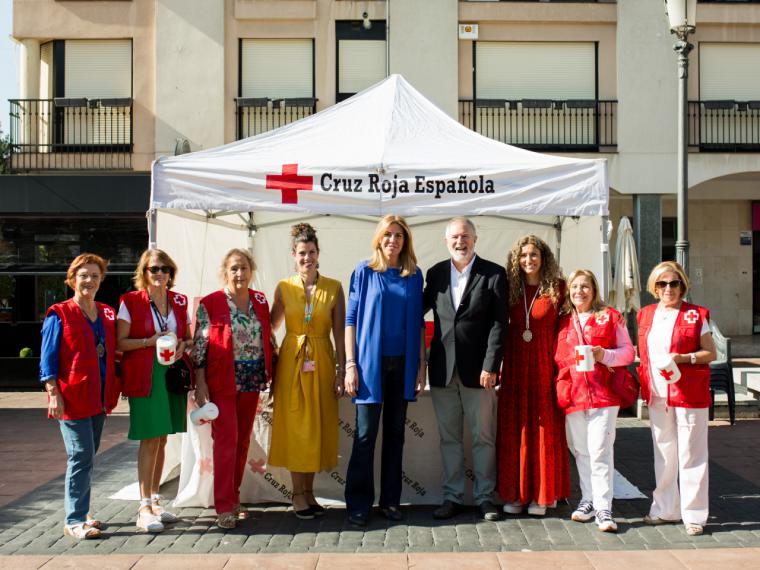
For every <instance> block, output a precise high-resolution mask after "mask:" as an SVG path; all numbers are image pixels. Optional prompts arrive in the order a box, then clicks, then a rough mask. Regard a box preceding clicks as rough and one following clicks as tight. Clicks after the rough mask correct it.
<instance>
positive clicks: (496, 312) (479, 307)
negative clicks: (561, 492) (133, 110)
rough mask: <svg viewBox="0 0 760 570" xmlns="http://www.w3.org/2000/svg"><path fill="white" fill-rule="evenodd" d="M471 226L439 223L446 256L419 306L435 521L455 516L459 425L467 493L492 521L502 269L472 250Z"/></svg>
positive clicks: (495, 514)
mask: <svg viewBox="0 0 760 570" xmlns="http://www.w3.org/2000/svg"><path fill="white" fill-rule="evenodd" d="M477 239H478V237H477V233H476V230H475V225H474V224H473V223H472V222H471V221H470V220H469V219H467V218H453V219H452V220H450V221H449V223H448V224H447V226H446V237H445V240H446V246H447V247H448V250H449V253H450V254H451V258H450V259H447V260H445V261H442V262H440V263H438V264H436V265H434V266H433V267H432V268H430V270H429V271H428V272H427V278H426V282H425V293H424V302H425V311H426V312H427V310H428V309H432V310H433V315H434V317H435V333H434V335H433V339H432V341H431V343H430V358H429V362H428V378H429V380H430V393H431V396H432V399H433V408H434V409H435V413H436V417H437V419H438V432H439V434H440V439H441V461H442V463H443V499H444V500H443V503H442V504H441V506H440V507H438V508H437V509H436V510H435V511H434V512H433V516H434V517H435V518H437V519H447V518H451V517H453V516H455V515H456V514H457V513H458V512H459V511H460V510H461V509H462V504H463V502H464V484H465V466H464V445H463V436H462V433H463V428H464V422H465V421H466V422H467V424H468V426H469V428H470V433H471V434H472V462H473V466H472V467H473V473H474V475H475V480H474V483H473V498H474V500H475V502H476V504H477V505H478V506H479V508H480V513H481V515H482V517H483V518H484V519H485V520H489V521H495V520H498V519H499V511H498V510H497V509H496V507H495V506H494V504H493V502H492V498H493V491H494V487H495V483H496V445H495V444H496V393H495V388H496V385H497V381H498V372H499V370H500V368H501V360H502V354H503V339H504V334H505V332H506V326H507V274H506V272H505V271H504V268H503V267H501V266H500V265H497V264H496V263H493V262H491V261H487V260H485V259H482V258H480V257H478V256H477V255H475V242H476V241H477Z"/></svg>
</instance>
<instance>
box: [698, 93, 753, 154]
mask: <svg viewBox="0 0 760 570" xmlns="http://www.w3.org/2000/svg"><path fill="white" fill-rule="evenodd" d="M688 115H689V146H690V147H696V148H699V150H700V151H707V152H710V151H713V152H760V101H733V100H730V99H728V100H719V101H689V110H688Z"/></svg>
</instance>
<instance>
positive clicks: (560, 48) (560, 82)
mask: <svg viewBox="0 0 760 570" xmlns="http://www.w3.org/2000/svg"><path fill="white" fill-rule="evenodd" d="M473 58H474V61H473V92H474V101H473V103H474V105H473V104H470V105H468V106H467V108H466V110H464V111H463V112H466V114H467V117H460V119H462V122H463V123H464V124H467V125H468V126H470V127H471V128H474V129H475V130H477V131H478V132H480V133H481V134H484V135H486V136H489V137H491V138H495V139H497V140H501V141H502V142H506V143H510V144H516V145H520V146H523V147H528V148H549V147H554V148H557V149H561V148H563V147H567V148H571V147H575V148H576V149H577V150H582V147H588V149H589V150H592V148H595V147H597V146H598V145H599V144H609V143H608V142H606V138H605V140H602V141H600V137H599V132H598V130H599V123H598V116H599V102H598V93H597V45H596V43H595V42H476V43H475V45H474V46H473Z"/></svg>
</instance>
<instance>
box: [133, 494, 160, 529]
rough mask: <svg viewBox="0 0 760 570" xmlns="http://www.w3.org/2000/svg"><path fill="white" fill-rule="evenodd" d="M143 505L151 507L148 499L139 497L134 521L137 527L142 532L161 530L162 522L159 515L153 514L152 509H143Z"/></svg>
mask: <svg viewBox="0 0 760 570" xmlns="http://www.w3.org/2000/svg"><path fill="white" fill-rule="evenodd" d="M145 507H148V508H149V509H151V506H150V499H140V508H139V509H137V522H136V523H135V525H136V526H137V529H138V530H141V531H143V532H162V531H163V530H164V524H163V523H162V522H161V520H160V519H159V517H157V516H156V515H154V514H153V511H152V509H151V510H150V511H148V510H145V511H144V510H143V509H144V508H145Z"/></svg>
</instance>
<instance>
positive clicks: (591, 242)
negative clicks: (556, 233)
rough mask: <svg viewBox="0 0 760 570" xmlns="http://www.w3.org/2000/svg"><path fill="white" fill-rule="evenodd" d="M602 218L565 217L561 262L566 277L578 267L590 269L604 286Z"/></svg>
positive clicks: (600, 284)
mask: <svg viewBox="0 0 760 570" xmlns="http://www.w3.org/2000/svg"><path fill="white" fill-rule="evenodd" d="M601 243H602V218H601V217H598V216H594V217H585V218H565V219H564V220H563V221H562V242H561V244H560V256H559V264H560V267H561V268H562V272H563V273H564V274H565V277H567V276H569V275H570V273H572V272H573V271H575V270H576V269H590V270H591V271H593V272H594V275H596V280H597V281H598V282H599V286H600V287H603V285H602V281H603V280H604V275H603V255H602V248H601Z"/></svg>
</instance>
